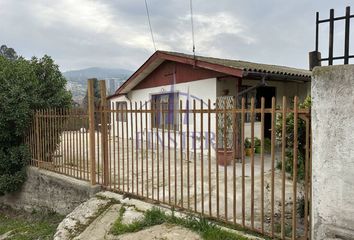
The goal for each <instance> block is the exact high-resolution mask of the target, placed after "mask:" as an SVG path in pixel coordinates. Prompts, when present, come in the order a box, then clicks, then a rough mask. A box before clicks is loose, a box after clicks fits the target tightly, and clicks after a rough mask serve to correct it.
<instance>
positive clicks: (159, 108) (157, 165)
mask: <svg viewBox="0 0 354 240" xmlns="http://www.w3.org/2000/svg"><path fill="white" fill-rule="evenodd" d="M158 105H159V106H158V114H162V115H163V112H162V111H161V106H162V104H161V102H158ZM160 119H161V118H160V115H158V122H157V124H156V153H157V156H156V171H157V172H156V175H157V201H160V146H159V145H160V135H159V127H160V126H161V125H160V124H161V123H160V121H161V120H160Z"/></svg>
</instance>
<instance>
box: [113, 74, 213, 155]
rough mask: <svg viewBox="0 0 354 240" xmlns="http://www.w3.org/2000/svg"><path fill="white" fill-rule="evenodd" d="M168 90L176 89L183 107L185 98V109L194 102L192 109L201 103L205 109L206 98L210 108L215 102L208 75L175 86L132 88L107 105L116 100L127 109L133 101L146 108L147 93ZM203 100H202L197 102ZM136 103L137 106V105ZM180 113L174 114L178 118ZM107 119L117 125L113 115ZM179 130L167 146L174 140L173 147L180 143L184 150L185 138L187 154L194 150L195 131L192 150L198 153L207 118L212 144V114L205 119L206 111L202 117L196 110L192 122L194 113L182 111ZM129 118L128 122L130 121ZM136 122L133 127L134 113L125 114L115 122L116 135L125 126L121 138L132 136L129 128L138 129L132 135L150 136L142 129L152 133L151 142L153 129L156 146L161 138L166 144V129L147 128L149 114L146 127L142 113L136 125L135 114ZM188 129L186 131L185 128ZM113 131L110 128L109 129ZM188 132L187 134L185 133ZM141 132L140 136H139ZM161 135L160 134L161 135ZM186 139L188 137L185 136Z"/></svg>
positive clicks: (171, 134)
mask: <svg viewBox="0 0 354 240" xmlns="http://www.w3.org/2000/svg"><path fill="white" fill-rule="evenodd" d="M168 92H176V93H178V95H179V100H181V101H182V103H183V109H186V108H187V106H186V104H187V100H189V109H193V106H194V102H195V107H196V109H200V108H201V104H202V105H203V108H204V109H207V108H208V99H209V100H210V108H211V109H215V102H216V78H209V79H203V80H196V81H192V82H188V83H177V84H175V85H169V86H159V87H151V88H143V89H135V90H132V91H131V92H129V93H128V94H127V95H126V96H120V97H116V98H113V99H111V107H112V109H115V108H116V104H115V103H116V102H117V101H127V102H128V106H127V107H128V109H131V107H130V102H131V103H132V108H133V109H135V102H136V103H137V108H138V109H142V110H145V107H146V108H147V109H148V110H150V109H151V107H150V100H151V96H152V95H154V94H161V93H168ZM201 100H203V102H201ZM140 102H141V104H142V105H141V106H142V107H140ZM188 117H189V122H188V121H187V118H188ZM179 118H180V116H178V121H179V120H180V119H179ZM111 119H112V120H113V121H114V123H115V124H116V126H117V121H116V116H115V114H113V115H112V116H111ZM182 119H183V120H182V129H181V127H180V126H178V127H179V129H178V131H177V136H176V137H177V139H176V140H175V141H172V142H171V144H172V145H171V147H174V145H173V144H174V143H176V146H177V148H179V147H180V146H181V145H182V146H183V149H187V142H188V140H189V143H190V144H189V149H190V153H191V154H192V153H193V152H194V144H193V143H194V132H195V137H196V149H197V151H198V152H200V149H199V148H200V146H201V141H203V148H204V147H205V146H207V145H208V142H207V141H208V140H207V139H206V137H205V136H207V135H208V129H207V126H208V120H210V126H211V128H210V134H211V138H212V143H215V140H213V139H214V137H213V135H214V134H215V131H216V130H215V126H216V122H215V119H216V118H215V114H213V113H211V117H210V118H208V115H207V114H203V117H201V114H200V113H197V114H195V121H194V114H192V113H189V114H187V113H183V115H182ZM131 120H132V121H131ZM136 120H137V122H138V126H137V128H136V126H135V114H133V115H132V116H130V115H128V121H127V122H124V123H122V122H119V123H118V124H119V131H120V133H119V134H120V136H121V135H122V129H124V131H126V130H125V129H129V131H128V132H124V136H125V137H127V136H128V137H129V138H130V137H132V136H131V131H130V129H131V128H132V127H133V129H134V131H133V132H138V133H139V136H133V137H134V138H138V139H141V137H142V138H143V139H144V140H145V139H148V138H150V139H151V136H149V137H148V138H147V135H146V131H147V132H148V134H149V135H150V134H151V133H153V134H154V136H155V137H154V140H153V141H154V143H155V144H156V141H157V139H156V132H157V130H158V131H159V138H160V148H161V144H162V139H163V138H164V139H165V141H166V146H167V139H168V137H169V134H168V131H167V130H164V133H162V130H161V129H156V128H153V129H151V115H150V114H149V115H148V117H147V123H148V124H147V126H146V120H145V115H144V114H143V116H142V120H143V121H142V125H140V120H141V116H140V115H139V114H138V116H137V119H136ZM131 122H133V126H132V125H131ZM202 122H203V127H202ZM187 128H189V131H188V130H187ZM114 129H115V134H116V135H117V134H118V127H115V128H114ZM112 130H113V128H112ZM201 132H203V134H202V135H203V140H202V138H200V136H201ZM188 133H189V137H187V136H188ZM141 134H142V135H141ZM180 134H182V142H181V141H180ZM163 135H164V136H163ZM170 137H171V138H172V137H173V131H172V130H171V131H170ZM187 138H188V139H187ZM211 154H212V156H215V152H214V151H212V152H211Z"/></svg>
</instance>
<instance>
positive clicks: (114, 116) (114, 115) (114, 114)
mask: <svg viewBox="0 0 354 240" xmlns="http://www.w3.org/2000/svg"><path fill="white" fill-rule="evenodd" d="M114 103H115V102H111V104H112V105H111V109H112V112H111V126H112V127H111V131H113V134H112V135H113V136H112V137H113V139H112V141H113V188H114V189H117V174H116V169H117V163H116V161H117V160H118V161H119V158H116V123H117V120H118V119H117V112H116V111H117V109H116V107H115V106H114ZM117 126H118V125H117ZM118 141H119V139H118ZM110 154H112V153H110Z"/></svg>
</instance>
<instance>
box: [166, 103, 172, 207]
mask: <svg viewBox="0 0 354 240" xmlns="http://www.w3.org/2000/svg"><path fill="white" fill-rule="evenodd" d="M167 108H168V110H167V136H168V137H167V139H168V140H167V141H168V142H167V151H168V152H167V159H168V163H167V164H168V174H167V175H168V204H169V205H171V133H170V132H171V119H170V118H171V114H170V112H171V108H170V100H169V101H168V106H167Z"/></svg>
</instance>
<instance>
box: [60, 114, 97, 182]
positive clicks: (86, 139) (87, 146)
mask: <svg viewBox="0 0 354 240" xmlns="http://www.w3.org/2000/svg"><path fill="white" fill-rule="evenodd" d="M86 114H87V112H86V113H85V129H86V128H88V125H87V123H88V114H87V115H86ZM61 132H62V134H63V130H61ZM85 148H86V149H85V153H86V154H85V157H86V170H87V172H86V179H87V180H90V181H91V178H90V163H89V162H90V161H89V138H88V134H87V131H85Z"/></svg>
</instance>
